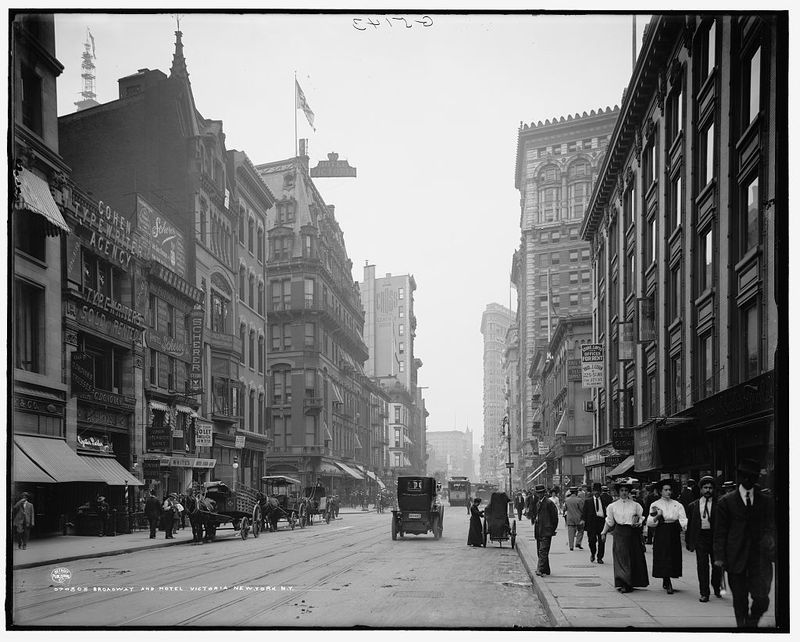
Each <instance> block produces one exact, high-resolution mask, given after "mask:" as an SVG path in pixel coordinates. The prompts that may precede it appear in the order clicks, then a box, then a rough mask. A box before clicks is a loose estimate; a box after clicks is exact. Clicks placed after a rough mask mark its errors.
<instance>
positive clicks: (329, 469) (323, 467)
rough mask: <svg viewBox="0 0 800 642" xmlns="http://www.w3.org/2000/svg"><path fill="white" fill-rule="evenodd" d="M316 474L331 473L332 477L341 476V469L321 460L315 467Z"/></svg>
mask: <svg viewBox="0 0 800 642" xmlns="http://www.w3.org/2000/svg"><path fill="white" fill-rule="evenodd" d="M317 474H318V475H331V476H333V477H341V476H342V471H341V470H340V469H339V468H337V467H336V466H334V465H333V464H329V463H328V462H324V461H323V462H322V463H321V464H320V465H319V467H318V468H317Z"/></svg>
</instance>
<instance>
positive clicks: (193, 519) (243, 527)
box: [186, 481, 262, 542]
mask: <svg viewBox="0 0 800 642" xmlns="http://www.w3.org/2000/svg"><path fill="white" fill-rule="evenodd" d="M186 510H188V512H189V522H190V524H191V525H192V536H193V539H194V541H196V542H197V541H200V540H201V539H202V540H203V541H206V542H207V541H212V540H213V539H214V538H215V537H216V533H217V530H218V529H219V528H220V527H221V526H222V525H223V524H227V523H230V524H231V528H232V529H233V530H234V531H237V532H238V533H239V536H240V537H241V538H242V539H247V535H248V533H250V532H251V531H252V533H253V537H258V534H259V531H260V530H261V523H262V522H261V510H262V509H261V504H260V503H259V493H258V491H256V490H254V489H252V488H249V487H247V486H244V485H239V486H238V487H237V489H236V491H235V492H234V491H231V489H230V488H228V486H227V484H225V483H224V482H221V481H211V482H204V483H203V485H202V486H200V487H195V488H194V489H193V490H192V492H191V493H190V494H189V495H188V500H187V506H186ZM204 533H205V534H204Z"/></svg>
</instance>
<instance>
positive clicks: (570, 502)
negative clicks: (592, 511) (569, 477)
mask: <svg viewBox="0 0 800 642" xmlns="http://www.w3.org/2000/svg"><path fill="white" fill-rule="evenodd" d="M570 491H573V492H572V493H571V494H570V496H569V497H567V499H566V501H565V502H564V516H565V517H566V519H567V543H568V544H569V550H571V551H572V550H575V548H579V549H580V550H583V546H581V542H582V541H583V503H584V500H583V499H581V498H580V497H579V496H578V493H577V490H576V489H574V488H570Z"/></svg>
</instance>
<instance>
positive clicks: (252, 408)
mask: <svg viewBox="0 0 800 642" xmlns="http://www.w3.org/2000/svg"><path fill="white" fill-rule="evenodd" d="M247 405H248V408H247V414H248V419H250V432H255V431H256V391H255V390H252V389H251V390H250V399H249V403H248V404H247Z"/></svg>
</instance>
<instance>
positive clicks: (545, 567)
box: [533, 484, 558, 577]
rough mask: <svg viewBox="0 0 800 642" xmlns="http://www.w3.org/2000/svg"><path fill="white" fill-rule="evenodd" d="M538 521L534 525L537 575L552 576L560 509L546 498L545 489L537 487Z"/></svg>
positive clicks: (540, 486) (541, 486)
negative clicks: (552, 549) (552, 560)
mask: <svg viewBox="0 0 800 642" xmlns="http://www.w3.org/2000/svg"><path fill="white" fill-rule="evenodd" d="M535 492H536V499H537V505H536V509H537V510H536V521H535V522H534V525H533V536H534V537H535V538H536V552H537V554H538V556H539V563H538V564H537V566H536V575H538V576H539V577H542V576H543V575H550V542H551V541H552V539H553V536H554V535H555V534H556V529H558V509H557V508H556V505H555V503H554V502H552V501H550V500H548V499H547V498H546V497H545V487H544V486H543V485H541V484H539V485H538V486H536V488H535Z"/></svg>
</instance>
